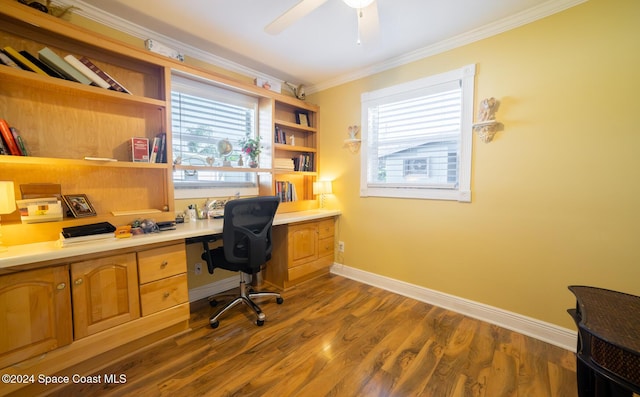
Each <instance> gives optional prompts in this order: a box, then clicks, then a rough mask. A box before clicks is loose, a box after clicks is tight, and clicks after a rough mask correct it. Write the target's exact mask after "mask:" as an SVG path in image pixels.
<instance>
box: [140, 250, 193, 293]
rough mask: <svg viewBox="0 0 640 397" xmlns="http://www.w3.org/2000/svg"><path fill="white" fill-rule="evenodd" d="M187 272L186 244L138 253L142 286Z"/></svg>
mask: <svg viewBox="0 0 640 397" xmlns="http://www.w3.org/2000/svg"><path fill="white" fill-rule="evenodd" d="M186 271H187V253H186V251H185V246H184V244H175V245H170V246H167V247H160V248H154V249H150V250H147V251H140V252H138V272H139V276H138V277H139V278H140V284H146V283H148V282H151V281H156V280H160V279H163V278H166V277H171V276H175V275H176V274H181V273H184V272H186Z"/></svg>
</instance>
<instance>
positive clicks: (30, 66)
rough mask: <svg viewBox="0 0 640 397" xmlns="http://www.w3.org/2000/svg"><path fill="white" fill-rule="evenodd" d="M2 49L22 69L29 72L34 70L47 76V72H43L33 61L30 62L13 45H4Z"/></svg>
mask: <svg viewBox="0 0 640 397" xmlns="http://www.w3.org/2000/svg"><path fill="white" fill-rule="evenodd" d="M2 51H3V52H4V53H5V54H6V55H8V56H9V58H11V59H12V60H13V61H14V62H15V63H17V64H18V65H19V66H20V67H21V68H22V69H24V70H29V71H31V72H36V73H38V74H41V75H43V76H48V74H47V72H45V71H44V70H42V69H40V68H39V67H38V66H36V65H35V64H34V63H33V62H31V61H30V60H28V59H27V58H25V57H24V55H22V54H20V53H19V52H18V51H16V50H15V49H14V48H13V47H11V46H6V47H4V49H3V50H2Z"/></svg>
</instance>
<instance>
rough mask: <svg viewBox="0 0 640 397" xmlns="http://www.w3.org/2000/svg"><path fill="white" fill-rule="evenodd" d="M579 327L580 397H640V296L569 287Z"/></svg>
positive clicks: (572, 315) (590, 288)
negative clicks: (573, 296)
mask: <svg viewBox="0 0 640 397" xmlns="http://www.w3.org/2000/svg"><path fill="white" fill-rule="evenodd" d="M569 290H570V291H571V292H573V294H574V295H575V296H576V299H577V304H576V308H575V309H569V310H567V311H568V312H569V314H570V315H571V317H573V320H574V321H575V322H576V325H577V326H578V348H577V353H576V357H577V368H576V370H577V376H578V396H580V397H592V396H597V397H631V396H632V393H637V394H640V297H638V296H634V295H629V294H625V293H622V292H616V291H611V290H607V289H602V288H595V287H586V286H570V287H569Z"/></svg>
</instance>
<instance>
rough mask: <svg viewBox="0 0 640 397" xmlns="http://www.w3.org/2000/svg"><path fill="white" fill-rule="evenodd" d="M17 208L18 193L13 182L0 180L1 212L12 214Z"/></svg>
mask: <svg viewBox="0 0 640 397" xmlns="http://www.w3.org/2000/svg"><path fill="white" fill-rule="evenodd" d="M15 210H16V195H15V192H14V190H13V182H11V181H0V214H10V213H12V212H13V211H15Z"/></svg>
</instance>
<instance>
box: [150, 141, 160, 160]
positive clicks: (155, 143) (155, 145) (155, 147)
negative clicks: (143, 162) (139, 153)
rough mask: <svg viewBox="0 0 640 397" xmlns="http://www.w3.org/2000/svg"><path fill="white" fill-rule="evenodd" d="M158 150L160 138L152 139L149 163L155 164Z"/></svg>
mask: <svg viewBox="0 0 640 397" xmlns="http://www.w3.org/2000/svg"><path fill="white" fill-rule="evenodd" d="M159 148H160V138H159V137H154V138H153V144H152V145H151V148H150V150H151V153H150V154H149V162H150V163H157V162H158V161H157V160H158V149H159Z"/></svg>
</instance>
